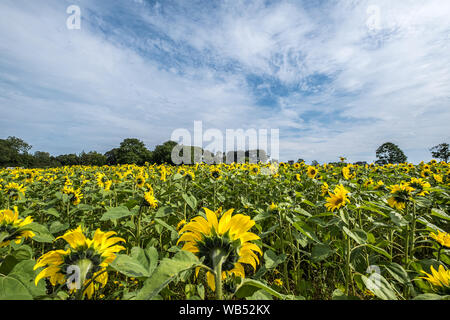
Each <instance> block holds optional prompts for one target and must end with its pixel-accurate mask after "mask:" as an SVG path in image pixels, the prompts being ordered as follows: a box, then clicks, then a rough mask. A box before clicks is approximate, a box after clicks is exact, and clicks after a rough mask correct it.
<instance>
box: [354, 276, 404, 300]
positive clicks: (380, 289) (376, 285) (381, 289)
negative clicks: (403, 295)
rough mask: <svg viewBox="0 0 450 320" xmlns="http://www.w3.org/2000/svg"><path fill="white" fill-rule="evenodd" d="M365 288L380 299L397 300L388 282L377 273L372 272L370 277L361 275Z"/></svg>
mask: <svg viewBox="0 0 450 320" xmlns="http://www.w3.org/2000/svg"><path fill="white" fill-rule="evenodd" d="M361 278H362V281H363V282H364V284H365V285H366V287H367V289H369V290H370V291H372V292H373V293H374V294H375V295H376V296H377V297H378V298H380V299H382V300H397V296H396V294H395V291H394V289H393V288H392V286H391V285H390V283H389V282H387V280H386V279H385V278H384V277H383V276H382V275H381V274H379V273H373V274H372V275H371V276H370V277H366V276H361Z"/></svg>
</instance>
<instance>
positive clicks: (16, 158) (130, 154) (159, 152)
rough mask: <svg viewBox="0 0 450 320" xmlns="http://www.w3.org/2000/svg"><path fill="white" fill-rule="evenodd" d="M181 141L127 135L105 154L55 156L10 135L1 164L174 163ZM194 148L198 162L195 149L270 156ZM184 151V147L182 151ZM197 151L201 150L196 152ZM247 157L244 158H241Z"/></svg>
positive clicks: (262, 156)
mask: <svg viewBox="0 0 450 320" xmlns="http://www.w3.org/2000/svg"><path fill="white" fill-rule="evenodd" d="M177 145H178V143H177V142H174V141H166V142H164V143H163V144H161V145H157V146H156V147H155V149H154V150H152V151H151V150H149V149H147V147H146V146H145V143H144V142H142V141H141V140H139V139H135V138H127V139H124V140H123V141H122V142H121V143H120V145H119V146H118V147H117V148H113V149H111V150H109V151H107V152H105V153H104V154H102V153H99V152H97V151H90V152H87V153H86V152H84V151H83V152H81V153H80V154H75V153H71V154H62V155H58V156H53V155H51V154H50V153H48V152H43V151H36V152H34V154H31V153H30V150H31V148H32V146H31V145H29V144H28V143H27V142H25V141H24V140H22V139H20V138H17V137H8V138H6V139H0V167H24V168H46V167H60V166H73V165H85V166H103V165H117V164H137V165H144V164H145V163H146V162H148V163H156V164H163V163H166V164H174V163H173V162H172V150H173V148H174V147H175V146H177ZM189 148H190V149H191V150H190V151H191V161H190V163H195V162H198V160H197V161H196V159H194V155H195V154H196V153H195V150H196V149H198V150H197V151H200V152H201V154H202V155H203V156H205V155H206V156H208V158H214V159H216V160H217V159H219V158H220V159H222V161H223V162H226V160H228V161H230V160H231V161H234V162H237V161H241V160H244V161H248V160H249V159H250V158H252V157H253V159H254V155H256V160H257V161H261V162H265V161H267V160H268V159H269V157H268V155H267V154H266V152H265V151H264V150H251V151H248V150H247V151H230V152H228V153H226V154H222V153H216V154H213V153H211V152H210V151H207V150H206V151H205V150H203V149H202V148H199V147H189ZM182 154H183V151H181V155H182ZM197 154H198V153H197ZM242 157H244V159H242Z"/></svg>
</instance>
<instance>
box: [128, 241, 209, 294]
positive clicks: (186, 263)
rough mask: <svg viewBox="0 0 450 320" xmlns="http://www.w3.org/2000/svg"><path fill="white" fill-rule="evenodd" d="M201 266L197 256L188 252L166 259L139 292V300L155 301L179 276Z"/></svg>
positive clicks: (181, 252)
mask: <svg viewBox="0 0 450 320" xmlns="http://www.w3.org/2000/svg"><path fill="white" fill-rule="evenodd" d="M198 265H200V261H199V260H198V258H197V256H195V255H194V254H193V253H191V252H188V251H184V250H182V251H179V252H178V253H177V254H175V255H174V256H173V258H171V259H169V258H164V259H163V260H161V262H160V264H159V266H158V267H157V268H156V270H155V272H154V273H153V274H152V276H151V277H150V278H148V279H147V280H145V282H144V286H143V287H142V289H141V290H140V291H139V292H138V294H137V296H136V299H137V300H151V299H154V298H155V297H156V296H157V295H158V294H159V292H160V291H161V290H162V289H164V288H165V287H166V286H167V285H169V283H171V282H172V281H174V280H175V279H176V278H177V277H178V275H179V274H180V273H181V272H183V271H186V270H189V269H191V268H193V267H195V266H198Z"/></svg>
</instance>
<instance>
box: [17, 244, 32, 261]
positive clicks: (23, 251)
mask: <svg viewBox="0 0 450 320" xmlns="http://www.w3.org/2000/svg"><path fill="white" fill-rule="evenodd" d="M13 255H14V257H15V258H16V259H17V260H19V261H20V260H28V259H31V258H32V257H33V249H31V247H30V246H27V245H21V246H20V247H19V248H17V249H16V250H14V252H13Z"/></svg>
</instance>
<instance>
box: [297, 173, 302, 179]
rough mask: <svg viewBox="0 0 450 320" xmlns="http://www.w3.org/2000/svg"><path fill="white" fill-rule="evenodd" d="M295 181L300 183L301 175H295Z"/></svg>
mask: <svg viewBox="0 0 450 320" xmlns="http://www.w3.org/2000/svg"><path fill="white" fill-rule="evenodd" d="M295 180H297V181H302V177H301V175H300V174H299V173H297V174H296V175H295Z"/></svg>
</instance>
